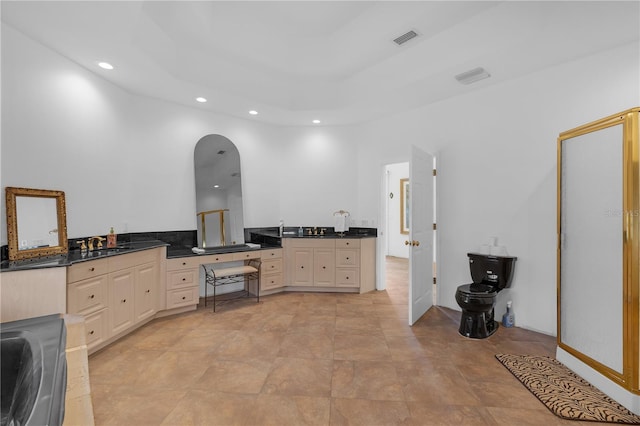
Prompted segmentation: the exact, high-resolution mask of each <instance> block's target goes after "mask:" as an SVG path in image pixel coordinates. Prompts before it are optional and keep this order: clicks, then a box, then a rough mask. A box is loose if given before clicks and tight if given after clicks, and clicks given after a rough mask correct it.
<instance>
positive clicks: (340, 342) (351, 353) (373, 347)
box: [333, 334, 391, 361]
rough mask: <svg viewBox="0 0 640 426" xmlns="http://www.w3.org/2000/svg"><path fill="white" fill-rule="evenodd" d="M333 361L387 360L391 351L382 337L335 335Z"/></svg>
mask: <svg viewBox="0 0 640 426" xmlns="http://www.w3.org/2000/svg"><path fill="white" fill-rule="evenodd" d="M333 347H334V351H333V359H344V360H353V361H366V360H369V361H373V360H389V359H390V357H391V351H390V350H389V347H388V346H387V342H386V340H385V339H384V337H380V336H377V335H374V336H368V335H366V334H337V335H336V336H335V338H334V346H333Z"/></svg>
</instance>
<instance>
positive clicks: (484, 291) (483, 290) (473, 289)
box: [458, 283, 498, 297]
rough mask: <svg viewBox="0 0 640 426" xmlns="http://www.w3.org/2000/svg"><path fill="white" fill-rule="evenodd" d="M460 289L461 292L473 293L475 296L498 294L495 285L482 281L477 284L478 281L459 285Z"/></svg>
mask: <svg viewBox="0 0 640 426" xmlns="http://www.w3.org/2000/svg"><path fill="white" fill-rule="evenodd" d="M458 291H459V292H460V293H464V294H468V295H473V296H491V297H493V296H495V295H497V294H498V292H497V291H496V290H495V288H494V287H492V286H490V285H487V284H481V283H480V284H476V283H471V284H463V285H461V286H459V287H458Z"/></svg>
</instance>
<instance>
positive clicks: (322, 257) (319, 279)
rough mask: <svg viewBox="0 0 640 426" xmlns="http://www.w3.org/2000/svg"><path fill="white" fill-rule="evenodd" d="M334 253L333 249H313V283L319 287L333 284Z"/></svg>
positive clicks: (334, 271) (334, 270)
mask: <svg viewBox="0 0 640 426" xmlns="http://www.w3.org/2000/svg"><path fill="white" fill-rule="evenodd" d="M335 253H336V252H335V250H334V249H315V250H314V251H313V261H314V268H313V281H314V282H313V285H315V286H320V287H333V286H335V282H336V280H335V274H336V257H335V256H336V254H335Z"/></svg>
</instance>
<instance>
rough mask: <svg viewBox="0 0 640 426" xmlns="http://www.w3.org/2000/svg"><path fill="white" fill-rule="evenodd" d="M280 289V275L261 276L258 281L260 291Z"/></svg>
mask: <svg viewBox="0 0 640 426" xmlns="http://www.w3.org/2000/svg"><path fill="white" fill-rule="evenodd" d="M280 287H282V274H273V275H266V276H263V277H262V278H261V280H260V290H261V291H264V290H272V289H274V288H280Z"/></svg>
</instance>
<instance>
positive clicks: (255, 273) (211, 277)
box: [202, 259, 262, 312]
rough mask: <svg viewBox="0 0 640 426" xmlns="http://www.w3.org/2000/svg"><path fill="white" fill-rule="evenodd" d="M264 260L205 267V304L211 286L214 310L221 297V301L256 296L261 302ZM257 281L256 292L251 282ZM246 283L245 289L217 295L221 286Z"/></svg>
mask: <svg viewBox="0 0 640 426" xmlns="http://www.w3.org/2000/svg"><path fill="white" fill-rule="evenodd" d="M261 265H262V261H261V260H260V259H251V260H249V261H247V264H246V265H243V266H234V267H230V268H215V269H214V268H207V265H202V268H203V269H204V276H205V284H204V306H207V294H208V292H207V290H208V288H209V286H212V287H213V312H215V311H216V303H217V302H216V299H220V303H223V302H227V301H230V300H234V299H238V298H241V297H255V298H256V303H258V302H260V267H261ZM252 282H255V285H256V288H255V293H253V294H252V293H251V283H252ZM238 283H244V289H243V290H239V291H234V292H231V293H225V294H222V295H219V296H218V295H217V291H216V289H217V288H218V287H221V286H225V285H230V284H238Z"/></svg>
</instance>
